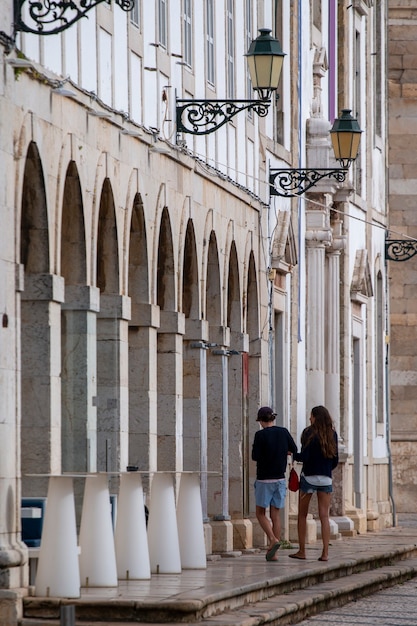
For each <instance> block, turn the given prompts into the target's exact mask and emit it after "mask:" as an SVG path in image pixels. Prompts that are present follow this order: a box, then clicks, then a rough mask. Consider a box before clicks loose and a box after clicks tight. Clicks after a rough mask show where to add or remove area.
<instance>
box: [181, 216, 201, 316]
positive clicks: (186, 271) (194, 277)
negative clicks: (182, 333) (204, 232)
mask: <svg viewBox="0 0 417 626" xmlns="http://www.w3.org/2000/svg"><path fill="white" fill-rule="evenodd" d="M198 285H199V281H198V264H197V249H196V241H195V231H194V225H193V222H192V220H191V219H190V220H188V223H187V230H186V233H185V244H184V257H183V271H182V306H181V309H182V312H183V313H184V315H185V317H186V318H190V319H199V317H200V315H199V290H198Z"/></svg>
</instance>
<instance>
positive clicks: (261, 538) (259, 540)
mask: <svg viewBox="0 0 417 626" xmlns="http://www.w3.org/2000/svg"><path fill="white" fill-rule="evenodd" d="M251 521H252V538H253V547H254V548H266V546H267V539H266V535H265V533H264V531H263V530H262V528H261V527H260V526H259V522H258V520H257V519H256V518H254V519H252V520H251Z"/></svg>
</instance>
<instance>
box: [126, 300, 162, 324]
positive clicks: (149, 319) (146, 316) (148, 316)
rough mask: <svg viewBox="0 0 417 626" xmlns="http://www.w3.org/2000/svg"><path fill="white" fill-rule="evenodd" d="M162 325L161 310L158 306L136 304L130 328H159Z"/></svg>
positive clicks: (133, 307)
mask: <svg viewBox="0 0 417 626" xmlns="http://www.w3.org/2000/svg"><path fill="white" fill-rule="evenodd" d="M160 324H161V316H160V308H159V306H158V305H157V304H150V303H149V302H135V303H134V305H133V306H132V316H131V319H130V322H129V326H138V327H141V326H148V327H151V328H159V326H160Z"/></svg>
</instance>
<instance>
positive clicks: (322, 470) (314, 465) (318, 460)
mask: <svg viewBox="0 0 417 626" xmlns="http://www.w3.org/2000/svg"><path fill="white" fill-rule="evenodd" d="M310 432H311V426H308V428H306V429H305V430H304V431H303V434H302V435H301V442H303V441H307V442H308V443H307V444H302V446H301V452H297V453H296V454H294V460H295V461H301V462H302V463H303V474H304V476H315V475H317V476H329V477H330V478H331V476H332V470H334V468H335V467H336V465H337V464H338V463H339V453H338V451H337V433H336V431H333V436H334V440H335V442H336V454H335V456H334V457H333V458H331V459H326V457H325V456H324V455H323V453H322V451H321V447H320V442H319V440H318V437H317V436H315V437H313V438H312V439H311V440H310V441H309V436H310Z"/></svg>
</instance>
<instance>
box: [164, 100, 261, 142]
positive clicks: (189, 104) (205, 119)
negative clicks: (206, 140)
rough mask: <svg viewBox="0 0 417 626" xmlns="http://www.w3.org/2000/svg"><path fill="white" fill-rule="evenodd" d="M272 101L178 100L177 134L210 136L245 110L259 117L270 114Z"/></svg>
mask: <svg viewBox="0 0 417 626" xmlns="http://www.w3.org/2000/svg"><path fill="white" fill-rule="evenodd" d="M270 103H271V102H270V100H262V99H261V100H176V123H177V133H189V134H191V135H208V134H210V133H213V132H215V131H216V130H218V129H219V128H221V127H222V126H224V124H227V122H229V121H230V120H231V119H232V118H233V117H234V116H235V115H237V114H238V113H239V112H240V111H244V110H245V109H246V110H248V111H254V112H255V113H256V114H257V115H259V117H265V116H266V115H267V113H268V108H269V105H270Z"/></svg>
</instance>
